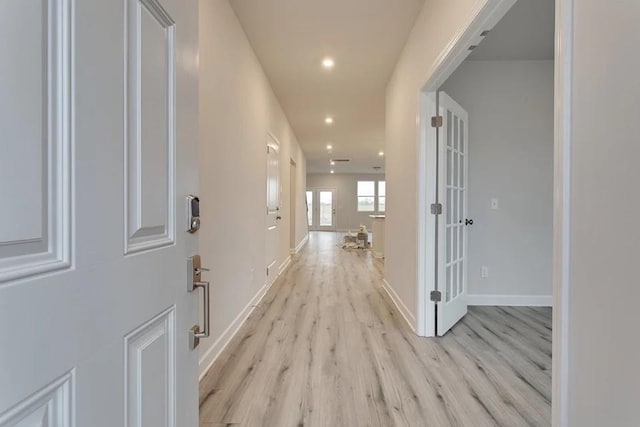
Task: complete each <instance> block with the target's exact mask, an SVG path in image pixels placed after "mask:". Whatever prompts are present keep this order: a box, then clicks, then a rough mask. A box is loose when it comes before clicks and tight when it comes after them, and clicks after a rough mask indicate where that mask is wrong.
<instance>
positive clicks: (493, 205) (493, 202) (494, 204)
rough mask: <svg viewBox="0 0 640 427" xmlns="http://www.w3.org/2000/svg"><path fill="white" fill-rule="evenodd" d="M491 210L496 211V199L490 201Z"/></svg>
mask: <svg viewBox="0 0 640 427" xmlns="http://www.w3.org/2000/svg"><path fill="white" fill-rule="evenodd" d="M491 209H493V210H496V209H498V199H491Z"/></svg>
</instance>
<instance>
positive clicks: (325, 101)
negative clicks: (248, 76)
mask: <svg viewBox="0 0 640 427" xmlns="http://www.w3.org/2000/svg"><path fill="white" fill-rule="evenodd" d="M545 1H546V0H545ZM423 3H424V0H231V5H232V7H233V9H234V11H235V13H236V15H237V17H238V19H239V20H240V23H241V24H242V27H243V28H244V30H245V32H246V34H247V37H248V38H249V41H250V42H251V45H252V46H253V49H254V50H255V52H256V55H257V56H258V59H259V60H260V62H261V64H262V66H263V68H264V70H265V72H266V74H267V77H268V78H269V81H270V82H271V85H272V86H273V89H274V91H275V93H276V96H277V97H278V99H279V101H280V103H281V104H282V107H283V109H284V110H285V113H286V115H287V117H288V118H289V121H290V123H291V126H292V127H293V129H294V132H295V133H296V136H297V137H298V140H299V142H300V144H301V146H302V148H303V150H304V152H305V154H306V156H307V160H308V164H307V170H308V171H309V172H325V173H326V172H329V170H330V169H331V168H333V169H335V171H336V173H344V172H349V173H365V172H369V173H371V172H374V170H373V169H372V167H373V166H383V167H384V158H381V157H379V156H378V151H380V150H382V149H383V146H384V120H385V118H384V114H385V113H384V109H385V89H386V85H387V81H388V79H389V77H390V75H391V72H392V71H393V68H394V66H395V64H396V61H397V59H398V57H399V55H400V52H401V50H402V47H403V46H404V43H405V41H406V39H407V37H408V35H409V32H410V31H411V28H412V27H413V23H414V21H415V18H416V17H417V15H418V13H419V12H420V9H421V8H422V5H423ZM325 56H330V57H332V58H334V59H335V62H336V65H335V68H334V69H333V70H332V71H326V70H324V69H323V68H322V67H321V61H322V59H323V58H324V57H325ZM327 115H331V116H332V117H334V120H335V121H334V124H333V125H331V126H327V125H326V124H325V123H324V118H325V117H326V116H327ZM328 143H331V144H332V145H333V146H334V150H333V154H331V155H330V154H329V153H328V152H327V150H326V148H325V147H326V145H327V144H328ZM331 157H341V158H344V157H346V158H350V159H352V162H351V163H350V164H349V165H342V164H340V165H336V166H333V167H331V166H330V165H329V159H330V158H331Z"/></svg>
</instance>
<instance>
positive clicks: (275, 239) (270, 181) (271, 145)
mask: <svg viewBox="0 0 640 427" xmlns="http://www.w3.org/2000/svg"><path fill="white" fill-rule="evenodd" d="M281 219H282V214H281V212H280V145H279V144H278V141H277V140H276V139H275V138H274V137H273V136H272V135H271V134H269V135H268V138H267V229H266V244H267V250H266V254H267V260H266V266H267V269H266V271H267V282H268V283H270V282H271V281H273V280H275V278H276V277H277V275H278V271H276V270H277V267H278V266H277V264H278V247H279V246H278V244H279V235H278V228H279V226H280V220H281Z"/></svg>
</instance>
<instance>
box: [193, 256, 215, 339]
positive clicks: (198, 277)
mask: <svg viewBox="0 0 640 427" xmlns="http://www.w3.org/2000/svg"><path fill="white" fill-rule="evenodd" d="M203 271H209V269H208V268H204V267H202V264H201V259H200V255H194V256H192V257H191V258H187V291H189V292H193V291H195V290H196V289H198V288H202V290H203V292H204V295H203V297H204V298H203V299H204V302H203V317H204V327H203V329H202V330H201V329H200V326H199V325H194V326H193V327H192V328H191V329H190V330H189V348H191V350H193V349H195V348H196V347H198V345H199V344H200V339H201V338H207V337H208V336H209V329H210V315H209V313H210V294H211V291H210V284H209V282H204V281H202V272H203Z"/></svg>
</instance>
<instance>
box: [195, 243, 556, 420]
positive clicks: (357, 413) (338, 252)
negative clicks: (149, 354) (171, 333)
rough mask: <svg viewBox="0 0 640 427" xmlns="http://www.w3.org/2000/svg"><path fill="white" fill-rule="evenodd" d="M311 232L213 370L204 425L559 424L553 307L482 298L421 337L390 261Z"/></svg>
mask: <svg viewBox="0 0 640 427" xmlns="http://www.w3.org/2000/svg"><path fill="white" fill-rule="evenodd" d="M310 237H311V238H310V241H309V244H308V245H307V246H306V248H305V249H304V250H303V251H302V252H301V254H300V255H298V256H296V257H295V259H294V261H293V263H292V265H291V267H290V268H289V270H288V271H287V272H286V273H285V275H284V276H283V277H281V278H280V279H279V280H278V281H277V282H276V283H275V284H274V286H273V287H272V288H271V290H270V291H269V292H268V294H267V295H266V296H265V298H264V299H263V301H262V303H261V305H260V306H259V307H258V308H256V310H255V311H254V312H253V313H252V315H251V316H250V318H249V319H248V321H247V323H246V324H245V325H244V326H243V327H242V329H241V330H240V331H239V333H238V334H237V335H236V336H235V338H234V339H233V341H232V342H231V343H230V344H229V346H228V347H227V348H226V349H225V351H224V352H223V354H222V355H221V356H220V358H219V359H218V360H217V361H216V363H215V364H214V365H213V367H212V368H211V370H210V371H209V372H208V373H207V375H206V376H205V377H204V378H203V380H202V382H201V384H200V394H201V396H200V401H201V404H200V423H201V426H202V427H206V426H209V427H211V426H219V425H241V426H270V427H271V426H273V427H280V426H331V427H341V426H345V427H352V426H353V427H355V426H474V427H475V426H495V425H499V426H524V425H534V426H543V425H550V423H551V422H550V419H551V310H550V309H548V308H529V307H520V308H506V307H472V308H470V310H469V314H468V315H467V316H466V317H465V318H464V319H463V320H462V321H461V322H460V323H458V324H457V325H456V326H455V327H454V328H453V329H452V330H451V331H450V332H449V333H448V334H447V335H446V336H445V337H442V338H430V339H428V338H419V337H417V336H415V335H414V334H413V333H412V332H411V330H410V329H409V328H408V326H407V325H406V323H405V322H404V320H403V319H402V318H401V316H400V314H399V313H398V312H397V310H396V309H395V308H394V306H393V304H392V303H391V301H390V300H389V299H388V297H387V295H386V294H385V292H384V290H383V289H382V273H381V272H382V263H381V262H380V261H378V260H375V259H373V258H372V257H371V255H370V253H369V252H367V251H362V250H352V251H346V250H343V249H341V248H339V247H338V244H339V239H340V236H339V235H338V234H336V233H312V234H311V236H310Z"/></svg>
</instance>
